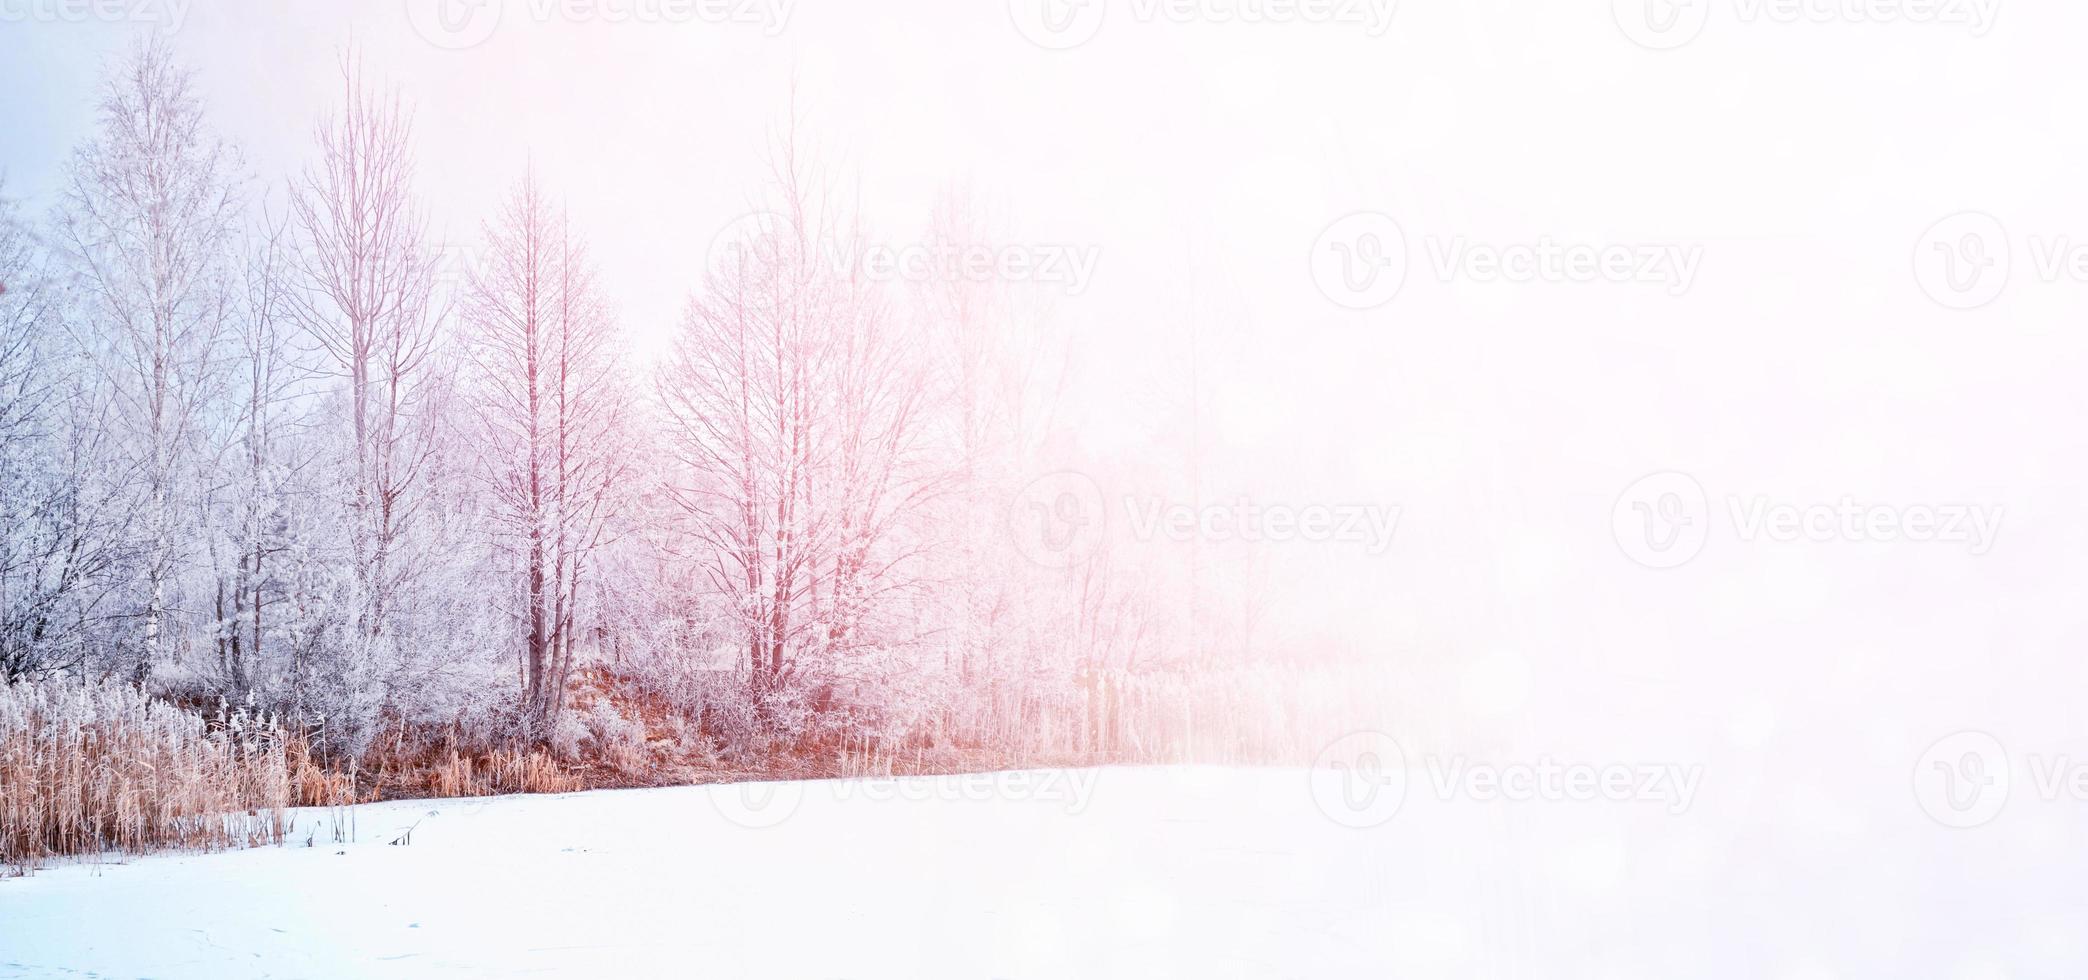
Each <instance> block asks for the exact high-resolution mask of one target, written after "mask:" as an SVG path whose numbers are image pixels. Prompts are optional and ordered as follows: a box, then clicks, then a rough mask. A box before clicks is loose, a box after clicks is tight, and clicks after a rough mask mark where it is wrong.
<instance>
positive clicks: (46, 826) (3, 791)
mask: <svg viewBox="0 0 2088 980" xmlns="http://www.w3.org/2000/svg"><path fill="white" fill-rule="evenodd" d="M290 802H291V782H290V770H289V766H288V764H287V761H286V757H285V752H284V738H283V733H282V730H281V729H280V728H279V727H278V726H276V725H275V724H274V723H272V722H270V721H269V720H267V719H264V718H261V717H258V716H256V715H253V714H250V713H247V712H243V711H231V712H227V713H225V714H224V716H223V717H222V718H220V719H218V720H216V721H215V722H206V720H205V719H204V718H203V717H202V716H200V715H196V714H192V713H190V712H187V711H184V710H182V709H181V708H179V707H177V706H175V705H173V704H170V703H168V702H165V701H161V700H157V699H154V698H151V697H148V696H146V695H145V694H144V693H143V692H141V691H140V690H138V689H137V688H135V687H131V686H127V685H122V684H80V683H69V682H60V681H48V682H27V681H22V682H16V683H13V684H0V864H5V865H11V866H13V867H16V868H29V867H34V866H36V865H37V864H38V863H40V862H42V861H43V860H45V859H48V858H52V857H65V856H80V855H92V856H99V855H102V854H106V853H108V852H112V851H114V852H121V853H130V854H135V853H143V852H146V851H154V850H167V849H194V850H209V849H217V848H226V847H243V846H251V845H254V844H262V843H279V842H281V840H282V839H283V834H284V832H285V831H286V829H287V826H288V823H287V815H286V813H285V808H286V807H287V806H288V805H289V804H290Z"/></svg>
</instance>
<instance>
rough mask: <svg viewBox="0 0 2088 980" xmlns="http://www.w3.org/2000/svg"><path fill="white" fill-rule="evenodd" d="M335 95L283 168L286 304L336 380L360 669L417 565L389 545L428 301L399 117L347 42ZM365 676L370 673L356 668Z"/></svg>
mask: <svg viewBox="0 0 2088 980" xmlns="http://www.w3.org/2000/svg"><path fill="white" fill-rule="evenodd" d="M341 88H342V101H341V104H340V105H339V106H338V107H337V108H336V109H335V110H334V111H333V112H332V113H331V114H330V115H328V116H327V117H325V118H324V119H323V120H322V121H321V122H320V124H319V126H318V130H317V134H316V135H317V143H318V149H319V159H318V161H317V162H316V163H315V164H313V165H312V166H310V167H308V168H307V169H306V171H305V173H304V174H303V176H302V177H301V178H300V179H299V180H298V181H296V182H295V184H294V186H293V189H292V193H291V208H292V213H293V214H294V216H295V218H296V221H297V225H298V228H299V230H300V232H301V234H302V239H303V241H302V246H303V247H302V248H301V249H300V251H299V255H298V260H297V265H298V272H299V273H300V278H301V279H302V280H303V286H304V287H305V288H304V289H302V290H298V291H293V292H292V293H290V294H289V295H290V296H291V297H292V298H293V301H294V302H293V306H294V314H295V316H296V318H297V320H298V322H299V323H300V324H301V325H302V326H303V328H304V329H305V331H306V332H307V333H308V334H309V335H310V336H311V337H313V338H315V339H316V340H317V342H318V345H319V347H320V349H321V350H323V351H324V353H325V355H326V361H327V363H328V365H329V366H330V368H331V371H332V372H333V373H335V374H337V375H338V376H339V377H341V378H343V379H344V380H345V381H346V383H347V391H346V399H347V406H346V407H347V410H348V412H347V414H348V416H349V433H348V436H349V446H348V451H347V454H348V482H349V484H350V486H349V487H348V500H347V510H348V514H349V528H348V535H347V537H348V546H347V547H348V552H349V555H348V558H349V563H350V565H351V568H352V579H353V582H352V589H353V592H354V594H353V596H351V597H350V599H349V603H348V604H349V607H350V609H349V612H348V617H347V618H348V623H349V628H350V630H351V633H352V643H353V644H354V647H355V649H354V650H353V652H352V657H353V659H352V661H351V664H350V667H351V669H353V670H357V671H367V670H372V669H374V662H375V660H376V658H378V657H379V655H380V654H381V653H382V652H383V649H384V647H385V646H386V645H387V644H389V643H390V642H391V639H392V637H391V636H390V630H391V627H392V626H393V616H394V613H395V608H394V607H395V605H396V603H397V602H398V601H399V596H400V594H401V592H402V591H403V590H404V587H405V585H406V580H407V579H409V578H410V577H411V576H412V575H413V574H414V573H415V572H416V570H417V569H418V565H417V563H416V562H415V561H414V560H413V557H412V556H408V555H402V554H401V553H400V550H401V548H402V546H403V542H404V539H405V533H406V529H407V526H408V524H409V523H410V522H411V519H412V517H413V516H414V513H415V511H416V508H417V507H418V506H419V505H420V504H421V503H423V497H424V495H423V493H422V490H423V486H422V476H423V474H424V470H425V468H426V467H427V465H428V463H429V459H430V457H431V455H432V454H433V453H434V451H435V447H436V443H435V440H434V435H435V432H436V426H435V421H436V420H435V416H434V411H433V400H434V399H435V398H436V397H437V395H438V393H439V388H440V380H441V379H440V377H439V374H440V372H439V368H440V366H441V364H440V362H439V360H438V358H437V354H438V351H439V344H438V340H439V330H438V326H439V323H440V321H441V319H442V310H441V309H440V308H439V307H438V304H437V301H436V291H435V276H434V262H433V253H432V250H431V249H430V248H429V246H428V242H427V236H426V220H425V218H424V217H423V215H422V213H421V211H420V209H419V207H418V205H417V204H416V202H415V200H414V197H413V194H412V179H413V161H412V156H411V145H410V144H411V137H412V119H411V115H410V113H409V112H408V111H407V110H406V109H405V107H404V106H403V105H402V104H401V102H400V100H399V98H398V97H397V96H396V95H393V94H379V93H378V92H376V91H374V90H373V89H372V88H370V87H369V86H367V85H366V84H365V83H364V81H363V79H362V77H361V73H360V68H359V67H358V65H357V63H356V61H355V60H354V58H353V56H352V55H351V56H344V57H343V59H342V65H341ZM366 680H367V681H368V682H369V683H376V680H375V679H366Z"/></svg>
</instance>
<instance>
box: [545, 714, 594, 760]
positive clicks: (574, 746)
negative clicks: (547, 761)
mask: <svg viewBox="0 0 2088 980" xmlns="http://www.w3.org/2000/svg"><path fill="white" fill-rule="evenodd" d="M586 741H587V722H585V721H583V720H581V718H580V716H579V714H577V713H576V712H572V711H561V712H559V713H558V720H557V721H556V722H554V723H552V726H551V754H552V755H555V756H557V757H559V758H561V759H564V760H565V761H567V762H578V761H579V760H580V750H581V745H582V743H584V742H586Z"/></svg>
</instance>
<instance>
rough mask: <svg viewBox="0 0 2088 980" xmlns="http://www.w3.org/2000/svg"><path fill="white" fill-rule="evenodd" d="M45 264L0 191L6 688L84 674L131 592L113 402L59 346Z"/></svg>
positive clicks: (0, 572)
mask: <svg viewBox="0 0 2088 980" xmlns="http://www.w3.org/2000/svg"><path fill="white" fill-rule="evenodd" d="M47 261H48V256H47V255H46V254H44V253H43V251H42V250H41V249H40V248H39V247H38V244H37V242H36V240H35V238H34V236H33V235H32V233H31V232H30V229H29V228H28V226H27V225H26V224H25V223H24V222H23V221H22V220H21V218H20V215H19V212H18V211H17V210H16V207H15V205H14V203H13V202H12V201H10V200H8V199H7V198H6V196H5V188H4V187H0V681H4V680H13V679H16V678H21V677H36V676H41V675H44V674H49V673H52V672H55V671H60V670H79V669H83V668H85V667H86V666H87V665H88V664H87V660H88V655H89V653H90V651H91V649H92V648H93V647H94V646H96V645H97V643H98V641H100V640H102V639H103V638H104V636H105V634H104V631H105V630H106V629H108V627H109V625H110V623H111V621H112V619H113V618H114V617H116V616H117V615H118V610H117V609H116V601H115V600H116V599H117V594H116V593H117V592H118V590H119V589H120V588H121V587H122V586H123V585H124V584H126V582H125V574H124V573H125V571H126V567H127V566H126V565H125V563H124V562H123V561H122V558H123V556H124V554H125V553H126V549H125V540H124V539H125V538H126V536H127V535H128V534H129V527H128V524H127V522H126V521H125V516H126V515H127V514H128V513H129V509H128V508H127V507H126V506H124V502H123V501H122V500H120V499H118V498H116V497H115V496H114V495H112V494H110V493H109V492H108V484H107V481H106V480H105V479H104V478H103V467H102V466H101V465H100V464H101V462H102V460H103V459H104V452H103V445H104V436H103V431H104V429H103V425H104V423H105V422H106V411H105V410H106V407H107V404H108V403H107V400H106V398H105V397H103V396H102V393H101V392H100V390H99V388H98V387H93V388H84V389H83V388H82V387H81V385H80V384H79V382H80V378H79V374H80V372H78V371H77V370H74V365H75V364H76V362H77V360H78V359H77V357H74V356H70V355H69V353H68V351H67V350H66V349H65V348H63V347H61V345H60V344H59V343H57V340H58V337H57V334H58V322H59V321H58V317H59V316H60V314H61V312H62V310H61V308H60V304H59V302H58V295H57V290H56V289H55V287H54V285H53V283H52V282H51V279H50V276H49V274H48V270H47Z"/></svg>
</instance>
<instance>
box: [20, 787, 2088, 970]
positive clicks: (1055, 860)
mask: <svg viewBox="0 0 2088 980" xmlns="http://www.w3.org/2000/svg"><path fill="white" fill-rule="evenodd" d="M1427 778H1429V777H1428V776H1426V775H1425V774H1413V775H1410V776H1409V783H1408V791H1407V792H1406V793H1405V797H1404V803H1403V805H1402V806H1400V807H1399V809H1397V811H1396V812H1394V813H1391V814H1390V815H1387V814H1386V813H1385V812H1383V811H1372V810H1369V809H1367V806H1368V805H1369V804H1370V803H1371V801H1369V800H1368V799H1365V798H1364V797H1362V796H1359V795H1357V794H1356V793H1355V792H1354V789H1355V788H1354V787H1349V786H1344V785H1341V784H1339V783H1337V782H1332V781H1330V780H1332V779H1334V774H1332V773H1319V774H1308V773H1306V772H1305V771H1303V770H1283V769H1217V768H1121V769H1120V768H1110V769H1100V770H1074V771H1038V772H1027V773H1002V774H986V775H978V776H966V777H943V778H939V779H930V780H909V781H903V782H894V781H864V780H849V781H840V782H819V783H789V784H768V785H753V786H712V787H687V788H675V789H658V790H631V791H604V792H592V793H578V794H572V795H565V796H534V797H530V796H516V797H501V798H489V799H466V800H442V801H410V802H392V803H382V804H372V805H368V806H363V807H358V808H355V813H354V820H355V823H356V830H357V836H358V840H357V841H356V842H355V843H351V844H346V845H335V844H332V843H330V842H329V841H328V830H329V827H330V823H329V822H328V821H327V819H326V817H325V815H324V814H315V813H312V812H303V813H300V815H299V819H300V827H299V830H298V831H297V833H296V840H295V841H294V842H293V843H292V845H291V846H286V847H282V848H264V849H257V850H249V851H241V852H233V853H221V854H207V855H170V856H155V857H147V858H141V859H136V860H131V861H128V862H126V863H122V864H105V865H102V866H99V867H92V866H84V865H60V866H56V867H51V868H46V869H44V870H42V871H39V872H37V873H36V874H34V875H33V876H31V877H28V878H20V879H12V880H4V881H0V975H6V976H17V975H18V976H31V977H80V976H96V977H152V978H162V980H173V978H189V977H193V978H211V980H227V978H237V977H513V976H530V977H587V978H622V977H668V976H673V977H973V978H989V977H1006V978H1030V977H1137V978H1142V980H1151V978H1162V977H1184V978H1189V977H1195V978H1209V977H1301V978H1326V977H1487V978H1494V977H1500V978H1509V977H1533V978H1579V977H1587V978H1596V977H1607V978H1628V977H1647V978H1655V977H1658V978H1675V977H1701V976H1734V977H1741V976H1745V977H1834V976H1840V977H1864V976H1879V977H1884V976H1891V977H1917V976H1937V977H1966V978H1970V977H2003V976H2042V975H2052V976H2057V975H2060V974H2059V973H2057V972H2052V973H2045V972H2041V970H2043V969H2044V968H2057V967H2058V966H2059V965H2060V964H2064V963H2078V962H2080V959H2079V955H2080V945H2081V942H2082V940H2081V939H2080V938H2079V930H2078V928H2077V926H2078V923H2079V921H2081V920H2080V918H2079V916H2080V915H2082V914H2088V904H2084V894H2088V889H2084V886H2083V885H2082V884H2081V883H2080V881H2079V876H2077V875H2070V876H2062V875H2059V874H2056V873H2054V872H2053V871H2052V870H2051V868H2052V866H2051V865H2049V864H2040V863H2038V862H2036V861H2034V860H2029V859H2028V858H2030V857H2033V855H2027V854H2026V859H2025V860H2021V861H2014V862H2011V861H2008V860H2003V859H2002V857H2001V856H2002V855H2004V854H2007V853H2014V852H2019V851H2021V843H2022V842H2021V841H2020V840H2017V841H2015V842H2014V843H2011V839H2010V835H2000V834H1984V835H1978V834H1973V835H1955V836H1953V832H1951V831H1948V830H1947V829H1942V828H1938V827H1936V826H1935V825H1934V824H1933V823H1931V822H1928V821H1926V820H1925V819H1923V818H1922V817H1921V815H1920V814H1919V812H1918V811H1917V810H1916V809H1915V808H1914V807H1913V806H1912V805H1911V804H1909V805H1907V806H1904V807H1902V808H1898V809H1896V810H1892V812H1891V813H1890V814H1889V815H1881V817H1880V819H1879V820H1878V821H1877V822H1872V823H1869V824H1868V825H1867V829H1863V830H1861V831H1860V832H1858V831H1855V830H1852V829H1851V828H1852V827H1856V828H1863V827H1865V826H1866V825H1865V824H1864V823H1863V822H1861V821H1855V822H1849V821H1844V822H1842V823H1840V824H1837V823H1834V822H1825V823H1820V822H1815V823H1813V824H1808V825H1802V826H1801V825H1800V824H1798V823H1794V822H1791V821H1783V820H1779V819H1777V818H1776V816H1775V815H1776V813H1778V812H1782V811H1780V810H1779V809H1778V808H1777V807H1775V806H1771V807H1768V808H1766V809H1764V810H1763V811H1762V812H1763V813H1764V814H1765V815H1766V817H1767V819H1765V820H1763V821H1761V822H1760V823H1759V824H1758V825H1756V826H1753V827H1751V828H1749V829H1744V830H1741V829H1735V827H1734V826H1733V824H1732V822H1731V821H1730V820H1727V821H1723V823H1724V824H1725V827H1724V829H1710V828H1707V826H1706V824H1707V823H1709V822H1710V821H1708V820H1707V819H1705V818H1706V816H1707V815H1706V814H1705V813H1704V812H1703V807H1702V806H1701V802H1702V801H1701V800H1699V801H1698V803H1699V806H1697V807H1696V808H1695V809H1694V810H1693V811H1692V812H1689V813H1677V812H1676V809H1677V808H1676V807H1675V806H1672V805H1665V804H1662V803H1659V802H1646V801H1631V802H1622V803H1618V802H1610V801H1605V800H1592V801H1580V802H1544V801H1536V802H1530V801H1525V802H1511V801H1502V800H1491V801H1483V802H1482V801H1475V800H1471V799H1464V798H1457V799H1451V800H1449V801H1445V800H1443V799H1439V798H1438V795H1437V794H1434V793H1431V792H1429V791H1427V788H1426V784H1425V783H1420V782H1418V781H1419V780H1422V779H1427ZM1315 780H1317V781H1316V782H1315ZM1344 790H1347V791H1349V792H1350V795H1349V796H1346V797H1344V796H1342V795H1341V794H1342V793H1343V791H1344ZM1352 805H1354V806H1356V807H1362V808H1356V809H1352V808H1351V807H1352ZM1888 809H1890V808H1888ZM1898 810H1904V811H1905V814H1904V819H1902V815H1901V814H1899V812H1898ZM315 822H316V823H315ZM1347 824H1370V825H1369V826H1360V827H1356V826H1348V825H1347ZM315 825H316V827H317V829H318V837H317V839H316V840H315V841H314V844H313V846H311V847H306V846H304V840H305V835H306V833H307V831H308V830H309V829H310V828H313V827H314V826H315ZM409 827H410V828H412V837H411V841H410V843H402V844H399V845H393V844H391V843H389V842H390V841H392V840H394V839H398V838H400V836H401V835H402V834H403V833H404V832H405V830H406V829H407V828H409ZM1938 842H1941V843H1938ZM1967 848H1970V849H1969V850H1968V849H1967ZM1915 857H1920V858H1921V860H1914V858H1915ZM1966 861H1970V862H1971V863H1963V864H1961V863H1960V862H1966ZM1981 862H1984V863H1981ZM1975 883H1976V884H1975ZM1972 894H1980V895H1983V896H1985V897H1984V898H1983V899H1981V900H1977V901H1975V900H1973V899H1970V898H1967V897H1965V896H1968V895H1972Z"/></svg>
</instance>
